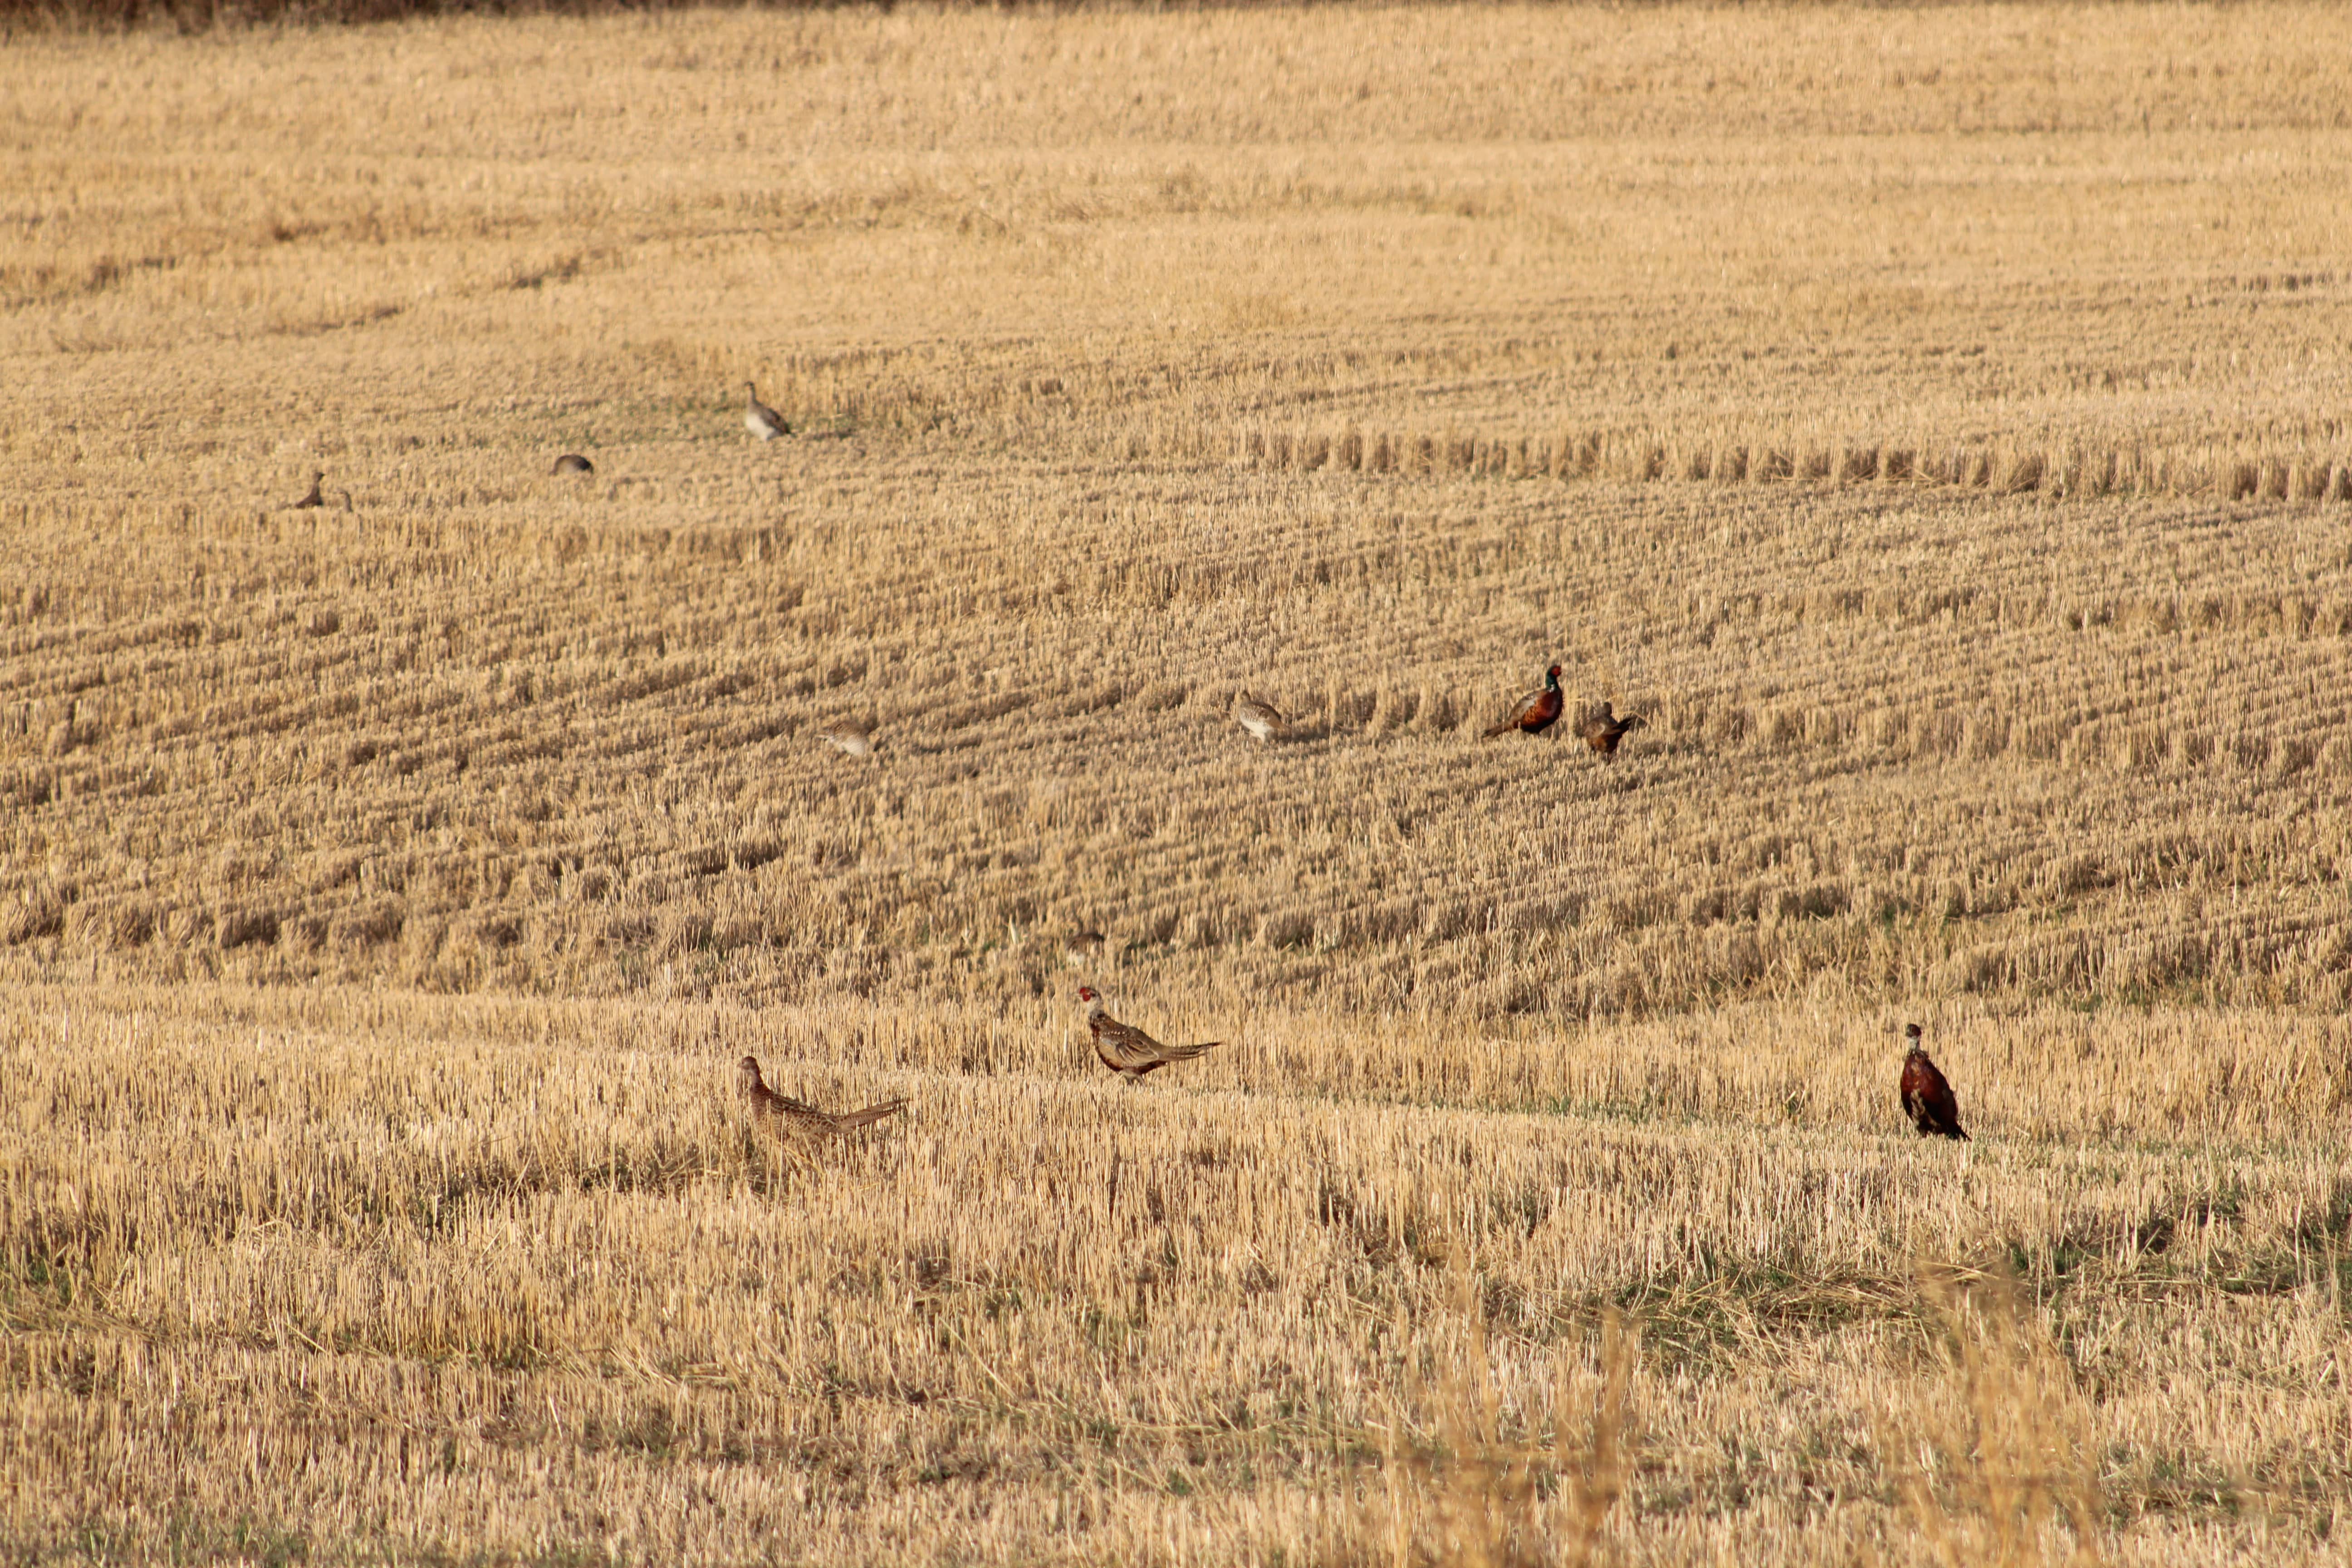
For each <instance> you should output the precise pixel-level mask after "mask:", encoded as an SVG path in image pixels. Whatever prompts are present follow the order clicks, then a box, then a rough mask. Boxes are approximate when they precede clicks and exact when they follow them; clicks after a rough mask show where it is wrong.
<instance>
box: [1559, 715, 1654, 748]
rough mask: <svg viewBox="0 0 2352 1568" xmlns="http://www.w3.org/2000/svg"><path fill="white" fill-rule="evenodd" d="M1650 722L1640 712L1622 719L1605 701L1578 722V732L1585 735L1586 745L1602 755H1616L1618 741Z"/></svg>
mask: <svg viewBox="0 0 2352 1568" xmlns="http://www.w3.org/2000/svg"><path fill="white" fill-rule="evenodd" d="M1648 722H1649V721H1648V720H1646V719H1644V718H1643V717H1642V716H1641V715H1640V714H1639V713H1628V714H1626V715H1625V716H1624V717H1623V718H1622V719H1620V718H1619V717H1617V715H1616V714H1614V713H1612V712H1611V711H1610V706H1609V704H1608V703H1606V702H1603V703H1602V704H1601V706H1600V707H1599V708H1596V709H1594V710H1592V711H1591V712H1590V713H1588V714H1586V715H1585V716H1584V717H1583V718H1582V719H1581V720H1580V721H1578V722H1577V726H1576V732H1577V733H1578V734H1580V735H1581V736H1583V737H1584V743H1585V744H1586V745H1588V746H1590V747H1591V748H1592V749H1593V750H1594V751H1596V752H1600V753H1601V755H1602V756H1604V757H1614V756H1615V755H1616V754H1617V742H1620V741H1622V740H1623V739H1624V738H1625V736H1626V734H1627V732H1628V731H1633V730H1638V729H1640V728H1641V727H1642V726H1643V725H1644V724H1646V723H1648Z"/></svg>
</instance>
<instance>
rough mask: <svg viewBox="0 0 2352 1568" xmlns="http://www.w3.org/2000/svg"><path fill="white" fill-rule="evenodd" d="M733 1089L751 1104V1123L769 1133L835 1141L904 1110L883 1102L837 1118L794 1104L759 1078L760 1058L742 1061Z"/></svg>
mask: <svg viewBox="0 0 2352 1568" xmlns="http://www.w3.org/2000/svg"><path fill="white" fill-rule="evenodd" d="M736 1087H737V1088H738V1089H740V1090H741V1091H742V1095H743V1098H744V1099H745V1100H750V1101H751V1120H752V1121H756V1122H758V1123H760V1124H761V1125H762V1126H764V1127H766V1128H767V1129H768V1130H769V1131H772V1132H776V1133H782V1131H784V1130H785V1129H786V1128H790V1129H792V1130H793V1131H797V1132H814V1133H822V1134H824V1135H826V1136H829V1137H838V1136H840V1135H841V1134H842V1133H845V1132H847V1131H852V1130H853V1129H856V1128H859V1127H864V1126H866V1124H867V1123H869V1122H874V1121H881V1120H882V1119H883V1118H884V1117H886V1116H895V1115H897V1114H898V1112H899V1111H901V1110H905V1109H906V1108H907V1102H906V1101H905V1100H884V1101H883V1102H882V1103H881V1104H879V1105H869V1106H867V1107H866V1109H865V1110H845V1111H843V1112H841V1114H839V1115H838V1116H835V1115H832V1114H829V1113H827V1112H825V1111H822V1110H818V1109H817V1108H816V1107H815V1106H814V1105H811V1104H809V1103H808V1102H807V1101H806V1100H794V1099H793V1097H792V1096H791V1095H789V1094H778V1093H777V1092H776V1091H775V1090H774V1089H770V1088H769V1087H768V1086H767V1083H766V1081H765V1080H764V1079H761V1077H760V1058H757V1057H745V1058H743V1061H742V1065H741V1066H740V1067H739V1068H736Z"/></svg>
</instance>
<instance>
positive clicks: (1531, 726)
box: [1486, 664, 1561, 741]
mask: <svg viewBox="0 0 2352 1568" xmlns="http://www.w3.org/2000/svg"><path fill="white" fill-rule="evenodd" d="M1560 701H1561V699H1560V695H1559V666H1558V665H1556V664H1555V665H1553V666H1552V667H1551V668H1549V669H1547V670H1545V671H1544V683H1543V684H1542V685H1541V686H1539V687H1538V688H1536V689H1534V690H1533V691H1530V692H1528V694H1527V695H1526V696H1525V697H1522V698H1520V699H1519V700H1517V702H1515V703H1513V704H1512V705H1511V713H1510V717H1509V718H1507V719H1505V720H1504V721H1502V722H1501V723H1499V724H1497V725H1496V726H1495V727H1494V728H1493V729H1491V730H1489V731H1486V739H1488V740H1490V741H1491V740H1493V739H1494V738H1495V737H1496V736H1497V735H1504V734H1508V733H1509V732H1510V731H1513V730H1520V731H1525V732H1527V733H1528V734H1530V735H1540V734H1542V733H1543V732H1544V731H1546V730H1549V729H1550V728H1551V726H1552V721H1554V720H1556V719H1558V718H1559V709H1560Z"/></svg>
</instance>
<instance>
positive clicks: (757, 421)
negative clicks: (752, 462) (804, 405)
mask: <svg viewBox="0 0 2352 1568" xmlns="http://www.w3.org/2000/svg"><path fill="white" fill-rule="evenodd" d="M743 395H744V396H745V397H746V398H747V399H749V401H748V402H747V403H746V404H745V405H744V407H743V428H744V429H746V430H749V431H750V432H751V434H752V435H754V436H757V437H759V438H760V439H761V440H762V441H772V440H774V439H775V438H776V437H779V436H789V435H791V434H792V433H793V426H792V422H791V421H790V420H788V419H786V418H785V417H784V416H782V415H781V414H779V413H777V412H776V411H775V410H774V409H772V408H771V407H769V406H768V405H766V404H764V403H762V402H761V401H760V389H759V388H758V387H757V386H755V385H753V384H751V383H750V382H748V381H747V382H745V383H744V384H743Z"/></svg>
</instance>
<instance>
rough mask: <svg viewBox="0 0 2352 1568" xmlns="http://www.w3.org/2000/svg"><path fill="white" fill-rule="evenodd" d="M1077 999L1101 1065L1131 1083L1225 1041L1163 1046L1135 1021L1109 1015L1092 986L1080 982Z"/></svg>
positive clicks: (1189, 1059)
mask: <svg viewBox="0 0 2352 1568" xmlns="http://www.w3.org/2000/svg"><path fill="white" fill-rule="evenodd" d="M1078 1000H1079V1001H1081V1002H1083V1003H1085V1004H1086V1005H1087V1030H1088V1031H1089V1032H1090V1033H1092V1034H1093V1036H1094V1037H1095V1055H1096V1056H1097V1057H1099V1058H1102V1065H1103V1066H1105V1067H1107V1068H1110V1070H1111V1071H1113V1072H1115V1073H1118V1075H1119V1076H1120V1077H1122V1078H1125V1079H1127V1080H1128V1081H1129V1082H1130V1083H1131V1082H1133V1081H1134V1080H1135V1079H1139V1078H1142V1077H1144V1076H1145V1075H1146V1074H1148V1073H1153V1072H1157V1071H1159V1070H1160V1068H1164V1067H1166V1066H1167V1065H1168V1064H1169V1063H1170V1062H1188V1061H1191V1060H1192V1058H1194V1057H1197V1056H1199V1055H1200V1054H1201V1053H1202V1051H1213V1050H1215V1049H1216V1048H1217V1047H1219V1046H1222V1045H1223V1044H1224V1042H1223V1040H1209V1041H1206V1042H1204V1043H1203V1044H1201V1045H1197V1046H1163V1045H1161V1044H1160V1042H1159V1041H1158V1040H1155V1039H1153V1038H1152V1037H1150V1035H1147V1034H1145V1033H1144V1032H1143V1031H1142V1030H1140V1029H1139V1028H1137V1027H1136V1026H1134V1025H1132V1024H1122V1023H1120V1022H1119V1021H1118V1019H1116V1018H1114V1017H1112V1016H1110V1014H1109V1013H1108V1011H1106V1010H1105V1008H1104V1007H1103V999H1102V995H1101V994H1100V993H1099V992H1097V990H1096V989H1095V988H1094V987H1093V986H1091V985H1081V986H1079V987H1078Z"/></svg>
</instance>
